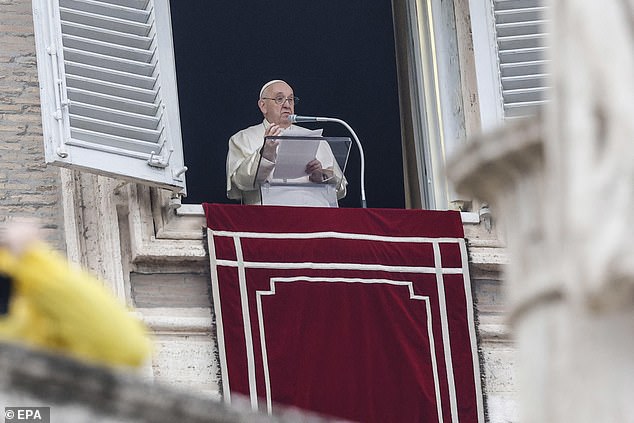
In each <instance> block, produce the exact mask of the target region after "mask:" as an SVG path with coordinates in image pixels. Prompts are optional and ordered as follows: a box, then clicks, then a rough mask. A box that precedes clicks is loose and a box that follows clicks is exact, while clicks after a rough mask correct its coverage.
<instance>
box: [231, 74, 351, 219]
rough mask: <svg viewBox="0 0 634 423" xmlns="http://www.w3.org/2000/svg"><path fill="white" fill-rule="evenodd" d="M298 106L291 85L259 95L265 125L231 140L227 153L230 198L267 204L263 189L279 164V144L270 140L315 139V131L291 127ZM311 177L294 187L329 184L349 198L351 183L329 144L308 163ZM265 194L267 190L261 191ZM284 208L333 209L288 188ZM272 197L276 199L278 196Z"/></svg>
mask: <svg viewBox="0 0 634 423" xmlns="http://www.w3.org/2000/svg"><path fill="white" fill-rule="evenodd" d="M298 101H299V99H298V98H297V97H295V96H294V94H293V89H292V88H291V86H290V85H289V84H287V83H286V82H284V81H282V80H279V79H276V80H273V81H269V82H267V83H266V84H264V86H263V87H262V89H261V90H260V97H259V99H258V107H259V108H260V111H261V112H262V115H263V116H264V120H263V121H262V123H260V124H257V125H254V126H250V127H248V128H246V129H243V130H241V131H239V132H238V133H236V134H235V135H233V136H232V137H231V138H230V139H229V152H228V154H227V197H228V198H231V199H234V200H240V201H241V202H242V204H262V196H261V187H265V186H267V184H268V182H269V181H270V180H271V178H272V176H273V174H274V170H275V164H276V159H277V153H278V146H279V141H278V140H271V139H269V140H266V142H265V141H264V137H267V136H284V135H293V136H302V135H306V136H311V135H312V136H314V131H310V130H308V129H306V128H302V127H300V126H297V125H292V124H291V122H290V121H289V116H290V115H292V114H294V113H295V104H296V103H297V102H298ZM305 172H306V175H305V176H304V177H302V178H298V179H297V180H294V181H293V182H294V183H295V184H296V185H295V186H296V187H300V186H301V185H302V184H301V183H302V182H305V184H304V185H306V184H308V185H310V183H312V184H327V185H330V186H331V187H332V188H333V190H334V191H335V192H336V199H337V200H339V199H341V198H343V197H345V195H346V186H347V181H346V179H345V177H344V176H343V173H342V171H341V169H340V168H339V166H338V164H337V161H336V160H335V158H334V156H333V154H332V151H331V149H330V147H329V146H328V143H327V142H325V141H323V142H321V143H320V145H319V148H318V149H317V154H316V156H315V158H314V159H312V160H310V161H308V163H306V168H305ZM262 189H264V188H262ZM283 192H284V196H283V199H281V200H280V201H281V203H280V204H286V205H297V206H325V207H328V206H332V205H333V204H332V203H329V202H328V201H327V199H326V198H324V197H323V196H322V195H321V194H320V193H322V192H323V191H322V190H307V189H301V188H292V187H291V186H290V185H289V187H287V188H285V189H284V191H283ZM271 198H274V197H273V196H272V197H271Z"/></svg>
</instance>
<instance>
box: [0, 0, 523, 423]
mask: <svg viewBox="0 0 634 423" xmlns="http://www.w3.org/2000/svg"><path fill="white" fill-rule="evenodd" d="M464 3H465V2H456V5H457V6H456V7H462V8H467V6H468V5H466V4H464ZM0 10H1V13H0V46H1V47H0V221H7V220H10V219H11V218H14V217H17V216H29V217H37V218H39V219H40V220H41V221H42V222H43V224H44V227H45V237H46V239H47V240H48V241H49V242H51V243H52V245H54V246H55V247H56V248H57V249H59V250H61V251H64V252H66V254H67V255H68V257H69V258H70V259H71V260H73V261H75V262H78V263H81V264H82V265H83V266H85V267H86V268H88V269H90V270H91V271H92V272H93V273H95V274H97V275H98V276H100V277H101V278H102V279H103V280H104V281H105V282H106V283H107V284H108V286H109V287H110V288H111V289H112V291H113V292H114V293H115V295H117V296H118V297H119V298H120V299H121V300H122V301H125V302H126V303H127V304H129V305H131V306H133V307H134V308H135V309H136V310H137V311H138V313H139V314H140V315H141V316H142V318H143V319H144V320H145V321H146V322H147V323H148V325H149V326H150V327H151V328H152V329H153V331H154V336H155V341H156V342H155V344H156V354H155V356H154V358H153V361H152V363H151V366H148V368H147V369H146V370H147V371H146V372H145V376H144V378H145V379H149V380H155V381H159V382H161V383H163V384H166V385H168V386H172V387H175V388H178V389H184V390H186V391H189V392H193V393H196V394H197V395H205V396H207V397H209V398H214V399H217V398H218V397H219V380H218V364H217V362H216V358H215V348H216V345H215V343H214V340H213V321H212V313H211V302H210V299H209V264H208V258H207V255H206V252H205V247H204V245H203V242H204V240H203V231H202V226H203V217H202V216H201V215H200V214H197V213H194V214H193V215H190V214H188V213H178V214H177V213H176V212H175V210H174V209H173V208H170V207H169V203H170V196H169V193H167V192H164V191H160V190H158V189H155V188H148V187H145V186H141V185H136V184H133V183H129V182H123V181H118V180H115V179H111V178H106V177H102V176H96V175H92V174H89V173H82V172H77V171H70V170H67V169H59V168H56V167H47V166H46V165H45V164H44V153H43V142H42V141H43V140H42V127H41V117H40V106H39V96H38V79H37V66H36V56H35V40H34V35H33V20H32V16H31V14H32V10H31V2H30V0H0ZM466 14H467V12H466V10H462V14H461V15H460V16H461V19H466V18H465V15H466ZM462 33H463V35H462V36H463V37H467V36H468V32H465V31H462ZM463 41H464V40H463ZM467 44H468V43H467ZM461 60H463V61H464V60H466V59H465V58H464V57H462V58H461ZM466 61H467V62H468V60H466ZM463 79H465V80H470V79H471V80H472V79H473V77H472V76H469V75H463ZM465 103H468V104H471V106H470V107H469V110H468V113H467V118H468V121H469V122H473V121H474V120H475V119H476V118H475V115H474V114H475V113H477V110H475V109H476V107H474V100H473V98H472V97H469V99H465ZM475 126H477V125H475ZM489 223H490V221H488V220H487V221H486V222H483V223H465V232H466V236H467V238H468V242H469V252H470V260H471V277H472V284H473V290H474V294H475V295H474V298H475V301H476V304H477V313H476V314H477V319H478V321H479V325H478V330H479V333H478V334H479V343H480V347H481V350H482V351H481V358H482V365H483V373H484V376H485V379H486V381H485V385H484V387H485V390H484V394H485V396H486V400H487V401H486V404H487V407H488V417H489V421H490V422H492V423H494V422H509V421H517V418H518V414H517V406H516V387H515V346H514V342H513V341H512V339H511V337H510V336H509V331H508V326H507V324H506V318H505V312H506V304H507V301H506V295H505V290H504V283H503V278H502V268H503V266H504V265H505V264H506V263H507V257H506V253H505V248H504V239H503V237H502V236H501V235H500V233H499V232H498V231H499V228H498V226H497V225H496V222H495V220H494V221H493V224H492V226H491V225H490V224H489Z"/></svg>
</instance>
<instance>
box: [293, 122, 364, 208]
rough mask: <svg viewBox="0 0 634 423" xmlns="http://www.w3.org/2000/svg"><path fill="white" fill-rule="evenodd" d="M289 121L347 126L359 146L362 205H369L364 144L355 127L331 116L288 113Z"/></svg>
mask: <svg viewBox="0 0 634 423" xmlns="http://www.w3.org/2000/svg"><path fill="white" fill-rule="evenodd" d="M288 121H289V122H290V123H296V122H335V123H339V124H341V125H343V126H345V127H346V129H347V130H348V131H349V132H350V133H351V134H352V138H354V141H355V143H356V144H357V147H358V148H359V155H360V158H361V207H363V208H366V207H368V203H367V201H366V199H365V154H364V153H363V146H362V145H361V141H359V137H357V134H356V133H355V132H354V129H352V128H351V127H350V125H348V124H347V123H346V122H344V121H343V120H341V119H337V118H329V117H318V116H299V115H288Z"/></svg>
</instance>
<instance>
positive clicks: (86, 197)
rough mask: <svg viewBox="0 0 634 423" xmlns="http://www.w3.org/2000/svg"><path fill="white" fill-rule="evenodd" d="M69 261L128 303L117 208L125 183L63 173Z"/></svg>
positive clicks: (82, 173) (121, 204)
mask: <svg viewBox="0 0 634 423" xmlns="http://www.w3.org/2000/svg"><path fill="white" fill-rule="evenodd" d="M62 184H63V187H64V189H63V191H62V192H63V194H62V198H63V202H62V203H63V208H64V217H65V221H66V225H65V227H66V239H67V254H68V257H69V258H70V259H71V260H73V261H75V262H77V263H78V264H80V265H82V266H83V267H85V268H86V269H87V270H89V271H90V272H92V273H93V274H95V275H96V276H98V277H99V278H100V279H101V280H102V281H104V282H105V283H106V284H107V285H108V287H109V288H110V289H111V290H112V292H113V293H114V295H115V296H116V297H117V298H119V299H120V300H122V301H126V298H127V296H128V295H127V293H126V292H127V289H126V282H125V281H126V277H125V275H124V264H123V258H122V252H121V239H120V230H119V218H118V212H117V208H118V207H122V206H123V204H124V201H123V198H122V197H123V196H122V191H121V187H122V186H123V184H124V183H122V182H120V181H117V180H115V179H112V178H107V177H104V176H98V175H94V174H90V173H85V172H79V171H70V170H62Z"/></svg>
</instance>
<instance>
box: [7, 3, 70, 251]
mask: <svg viewBox="0 0 634 423" xmlns="http://www.w3.org/2000/svg"><path fill="white" fill-rule="evenodd" d="M0 46H1V47H0V222H4V221H6V220H7V219H11V218H15V217H22V216H27V217H34V218H38V219H39V220H40V221H41V222H42V223H43V226H44V237H45V239H47V240H48V241H49V242H51V243H52V244H53V245H54V246H55V247H56V248H58V249H60V250H62V251H63V250H65V241H64V231H63V227H64V226H63V215H62V208H61V205H60V198H61V183H60V176H59V174H60V171H59V169H58V168H55V167H50V166H49V167H47V166H46V165H45V163H44V147H43V140H42V123H41V116H40V106H39V104H40V99H39V88H38V79H37V67H36V58H35V37H34V34H33V18H32V11H31V2H29V1H22V0H1V1H0Z"/></svg>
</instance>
